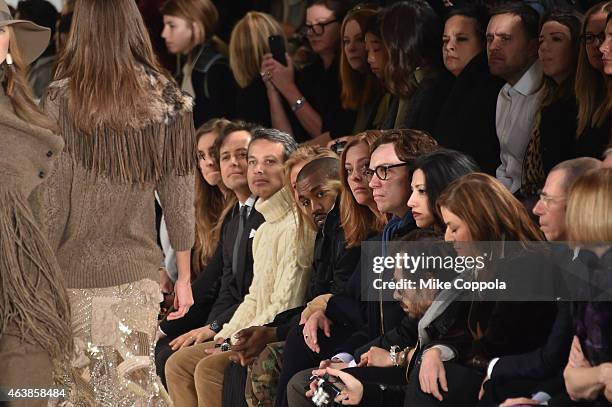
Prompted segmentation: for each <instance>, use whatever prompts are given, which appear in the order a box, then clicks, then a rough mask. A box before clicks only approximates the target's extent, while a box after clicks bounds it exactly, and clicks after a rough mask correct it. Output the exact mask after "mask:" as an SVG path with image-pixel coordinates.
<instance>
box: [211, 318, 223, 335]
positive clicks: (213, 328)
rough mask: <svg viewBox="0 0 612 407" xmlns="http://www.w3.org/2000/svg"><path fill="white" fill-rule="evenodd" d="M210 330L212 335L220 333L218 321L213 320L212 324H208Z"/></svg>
mask: <svg viewBox="0 0 612 407" xmlns="http://www.w3.org/2000/svg"><path fill="white" fill-rule="evenodd" d="M210 330H211V331H213V332H214V333H216V334H218V333H219V331H221V324H219V321H217V320H214V321H213V322H211V323H210Z"/></svg>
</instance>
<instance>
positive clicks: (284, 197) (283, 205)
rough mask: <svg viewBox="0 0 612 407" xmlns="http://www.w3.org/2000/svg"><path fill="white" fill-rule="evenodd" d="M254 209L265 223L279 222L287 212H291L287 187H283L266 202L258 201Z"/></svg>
mask: <svg viewBox="0 0 612 407" xmlns="http://www.w3.org/2000/svg"><path fill="white" fill-rule="evenodd" d="M255 209H257V211H258V212H259V213H261V214H262V215H263V217H264V218H265V219H266V222H270V223H276V222H278V221H279V220H281V219H282V218H283V217H285V215H287V212H289V211H290V210H292V203H291V195H289V191H288V190H287V187H284V188H283V189H281V190H280V191H278V192H277V193H275V194H274V195H272V196H271V197H270V198H268V199H266V200H262V199H260V200H258V201H257V203H256V204H255Z"/></svg>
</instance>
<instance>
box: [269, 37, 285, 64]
mask: <svg viewBox="0 0 612 407" xmlns="http://www.w3.org/2000/svg"><path fill="white" fill-rule="evenodd" d="M268 45H269V46H270V52H272V56H273V57H274V59H276V60H277V61H278V62H280V63H281V64H283V65H285V66H287V59H286V58H285V39H284V38H283V37H282V36H280V35H271V36H269V37H268Z"/></svg>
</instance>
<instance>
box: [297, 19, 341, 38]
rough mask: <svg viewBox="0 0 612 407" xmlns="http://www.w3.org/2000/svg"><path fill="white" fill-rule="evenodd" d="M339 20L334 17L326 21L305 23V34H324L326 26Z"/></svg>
mask: <svg viewBox="0 0 612 407" xmlns="http://www.w3.org/2000/svg"><path fill="white" fill-rule="evenodd" d="M337 22H338V20H336V19H335V18H334V19H332V20H329V21H326V22H324V23H316V24H304V34H314V35H323V33H324V32H325V27H327V26H328V25H330V24H333V23H337Z"/></svg>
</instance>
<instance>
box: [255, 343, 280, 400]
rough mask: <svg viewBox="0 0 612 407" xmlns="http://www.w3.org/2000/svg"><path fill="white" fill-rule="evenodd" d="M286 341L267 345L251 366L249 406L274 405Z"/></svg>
mask: <svg viewBox="0 0 612 407" xmlns="http://www.w3.org/2000/svg"><path fill="white" fill-rule="evenodd" d="M284 348H285V342H274V343H271V344H269V345H267V346H266V347H265V348H264V350H263V351H262V352H261V353H260V354H259V356H258V357H257V359H256V360H255V362H254V363H253V364H252V365H251V366H249V373H248V375H247V381H246V388H245V397H246V402H247V404H248V405H249V407H272V406H274V400H275V399H276V386H277V385H278V377H279V376H280V371H281V367H282V366H283V350H284Z"/></svg>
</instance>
